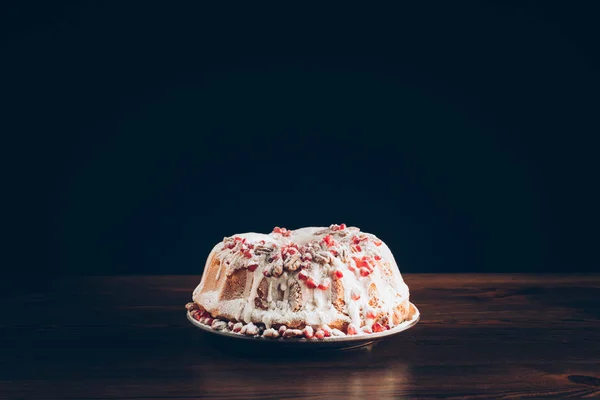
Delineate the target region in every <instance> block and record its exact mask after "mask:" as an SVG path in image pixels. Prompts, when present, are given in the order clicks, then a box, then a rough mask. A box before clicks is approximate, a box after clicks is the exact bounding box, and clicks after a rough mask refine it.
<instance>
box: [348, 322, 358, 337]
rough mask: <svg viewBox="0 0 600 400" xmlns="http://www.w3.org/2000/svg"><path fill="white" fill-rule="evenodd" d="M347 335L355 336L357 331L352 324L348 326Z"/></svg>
mask: <svg viewBox="0 0 600 400" xmlns="http://www.w3.org/2000/svg"><path fill="white" fill-rule="evenodd" d="M347 333H348V335H356V334H357V333H358V331H357V330H356V326H354V325H353V324H350V325H348V332H347Z"/></svg>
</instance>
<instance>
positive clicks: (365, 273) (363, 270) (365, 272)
mask: <svg viewBox="0 0 600 400" xmlns="http://www.w3.org/2000/svg"><path fill="white" fill-rule="evenodd" d="M370 274H371V270H369V269H368V268H365V267H362V268H361V269H360V276H369V275H370Z"/></svg>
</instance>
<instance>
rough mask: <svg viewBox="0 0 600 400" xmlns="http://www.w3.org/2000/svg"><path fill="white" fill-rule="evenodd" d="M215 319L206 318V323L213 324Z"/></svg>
mask: <svg viewBox="0 0 600 400" xmlns="http://www.w3.org/2000/svg"><path fill="white" fill-rule="evenodd" d="M213 321H214V319H213V318H206V319H205V320H204V323H205V324H206V325H212V323H213Z"/></svg>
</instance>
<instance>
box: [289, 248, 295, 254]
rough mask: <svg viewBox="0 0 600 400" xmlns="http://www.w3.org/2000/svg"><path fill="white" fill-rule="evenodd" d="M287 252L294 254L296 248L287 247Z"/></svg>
mask: <svg viewBox="0 0 600 400" xmlns="http://www.w3.org/2000/svg"><path fill="white" fill-rule="evenodd" d="M288 253H289V254H292V255H293V254H296V249H294V248H293V247H291V248H289V249H288Z"/></svg>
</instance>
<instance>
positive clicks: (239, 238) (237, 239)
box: [233, 236, 242, 242]
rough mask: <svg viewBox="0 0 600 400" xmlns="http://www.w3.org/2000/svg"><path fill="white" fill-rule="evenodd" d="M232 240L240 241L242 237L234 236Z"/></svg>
mask: <svg viewBox="0 0 600 400" xmlns="http://www.w3.org/2000/svg"><path fill="white" fill-rule="evenodd" d="M233 240H235V241H236V242H240V241H241V240H242V238H241V237H239V236H236V237H234V238H233Z"/></svg>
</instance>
